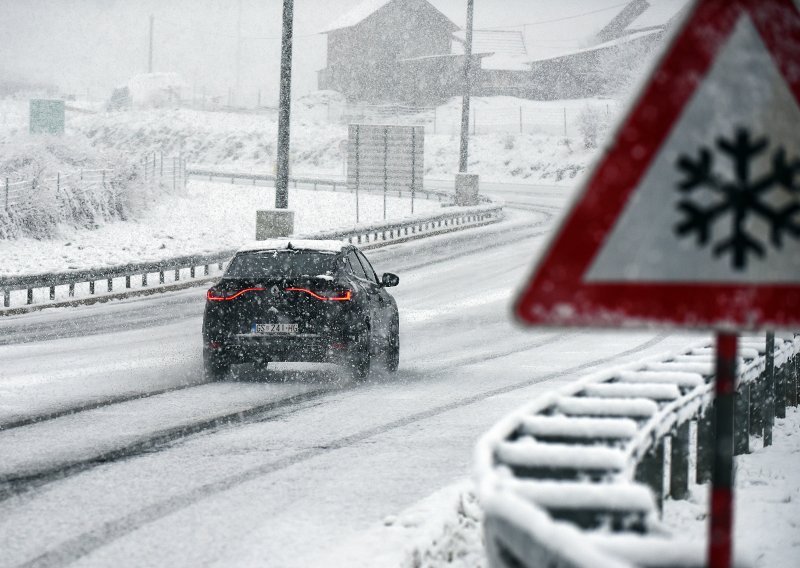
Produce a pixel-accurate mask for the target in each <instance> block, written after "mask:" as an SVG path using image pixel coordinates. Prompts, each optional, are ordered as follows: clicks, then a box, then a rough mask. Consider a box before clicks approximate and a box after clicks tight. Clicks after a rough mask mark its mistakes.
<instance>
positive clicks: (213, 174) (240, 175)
mask: <svg viewBox="0 0 800 568" xmlns="http://www.w3.org/2000/svg"><path fill="white" fill-rule="evenodd" d="M186 175H187V176H190V177H193V178H195V179H200V178H202V179H206V180H207V181H215V180H224V181H227V182H230V183H231V184H236V183H237V181H238V182H248V181H249V182H251V183H252V184H253V185H255V183H256V182H257V181H263V182H274V181H275V176H274V175H272V174H265V173H253V172H226V171H222V170H210V169H205V168H187V170H186ZM289 182H290V183H292V184H293V186H294V187H298V186H302V187H306V188H310V189H313V190H315V191H316V190H318V189H330V190H331V191H339V190H341V191H349V192H351V193H352V192H353V190H352V189H350V188H348V187H347V182H346V181H345V180H337V179H332V178H316V177H302V176H289ZM240 185H241V183H240ZM360 191H363V192H365V193H380V194H382V193H383V192H382V191H367V190H365V189H361V190H360ZM386 193H387V195H390V196H395V195H396V196H397V197H403V196H404V195H405V196H410V195H412V191H411V189H392V190H390V191H388V192H386ZM413 195H415V196H416V197H419V198H421V199H436V200H438V201H440V202H443V203H451V202H452V201H453V199H454V194H453V193H452V192H447V191H442V190H429V189H415V190H414V191H413Z"/></svg>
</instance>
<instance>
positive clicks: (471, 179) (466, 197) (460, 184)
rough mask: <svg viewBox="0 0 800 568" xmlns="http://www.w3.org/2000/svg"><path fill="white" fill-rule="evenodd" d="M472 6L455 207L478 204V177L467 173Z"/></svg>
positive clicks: (468, 25)
mask: <svg viewBox="0 0 800 568" xmlns="http://www.w3.org/2000/svg"><path fill="white" fill-rule="evenodd" d="M472 5H473V0H467V29H466V32H467V33H466V36H467V37H466V41H465V42H464V95H463V99H462V103H461V148H460V149H459V154H458V173H457V174H456V180H455V181H456V184H455V185H456V187H455V189H456V204H457V205H474V204H476V203H478V189H479V188H478V176H477V175H475V174H468V173H467V160H468V158H469V95H470V88H471V86H472V7H473V6H472ZM473 121H474V118H473Z"/></svg>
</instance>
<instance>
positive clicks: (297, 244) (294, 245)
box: [238, 238, 347, 252]
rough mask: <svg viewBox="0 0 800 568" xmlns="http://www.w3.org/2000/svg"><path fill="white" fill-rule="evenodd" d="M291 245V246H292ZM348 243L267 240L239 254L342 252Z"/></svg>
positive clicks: (253, 244)
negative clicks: (263, 252) (302, 251)
mask: <svg viewBox="0 0 800 568" xmlns="http://www.w3.org/2000/svg"><path fill="white" fill-rule="evenodd" d="M290 245H291V246H290ZM346 246H347V243H345V242H344V241H334V240H315V239H291V238H289V239H267V240H263V241H254V242H252V243H249V244H246V245H245V246H243V247H242V248H240V249H239V250H238V252H256V251H262V250H289V249H300V250H315V251H321V252H340V251H341V250H342V248H343V247H346Z"/></svg>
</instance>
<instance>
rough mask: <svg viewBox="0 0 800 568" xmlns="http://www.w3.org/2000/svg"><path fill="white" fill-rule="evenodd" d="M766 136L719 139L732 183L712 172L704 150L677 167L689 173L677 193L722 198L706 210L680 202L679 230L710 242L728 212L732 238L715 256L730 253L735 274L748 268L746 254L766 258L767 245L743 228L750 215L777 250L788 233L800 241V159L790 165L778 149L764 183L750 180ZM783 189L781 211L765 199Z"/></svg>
mask: <svg viewBox="0 0 800 568" xmlns="http://www.w3.org/2000/svg"><path fill="white" fill-rule="evenodd" d="M768 145H769V143H768V141H767V139H766V138H761V139H757V140H752V139H751V138H750V133H749V132H748V131H747V130H745V129H744V128H739V129H737V131H736V135H735V137H734V138H733V139H732V140H728V139H724V138H718V139H717V148H718V149H719V151H720V152H721V153H723V154H725V155H726V156H727V157H728V158H729V159H730V160H731V162H732V163H733V166H734V171H735V177H736V179H735V180H732V181H728V180H725V179H723V178H722V177H720V176H719V175H717V173H716V172H715V171H714V168H713V158H714V154H712V153H711V150H709V149H708V148H706V147H702V148H700V150H699V153H698V156H697V158H696V159H692V158H690V157H689V156H681V157H680V158H679V159H678V163H677V167H678V169H679V170H680V171H682V172H683V173H684V174H685V177H684V179H683V181H682V182H681V183H680V184H678V187H677V189H678V191H680V192H681V193H682V194H684V195H687V196H693V197H695V198H696V197H697V195H696V192H698V191H702V190H706V191H707V192H711V193H712V195H716V196H719V197H720V198H721V199H718V200H717V202H716V203H715V204H713V205H710V206H708V207H703V206H701V205H700V204H698V203H697V201H696V200H692V199H690V198H688V197H687V198H684V199H682V200H681V201H680V202H679V203H678V209H679V210H680V211H682V212H683V213H684V219H683V220H682V221H681V222H680V223H678V224H677V225H676V226H675V232H676V233H677V235H678V236H679V237H683V236H686V235H688V234H690V233H696V234H697V243H698V245H700V246H703V245H706V244H708V242H709V240H710V238H711V228H712V226H713V225H714V223H715V222H716V221H717V220H718V219H719V218H720V217H722V216H723V215H724V214H726V213H727V214H729V215H730V216H731V221H732V225H733V227H732V232H731V236H730V237H729V238H727V239H725V240H723V241H721V242H719V243H717V244H715V245H714V248H713V254H714V256H715V257H720V256H722V255H723V254H726V253H727V254H730V255H732V256H731V264H732V265H733V267H734V268H735V269H736V270H744V269H745V268H746V267H747V261H748V255H751V254H755V255H756V256H758V257H760V258H763V257H764V256H765V255H766V250H765V247H764V244H762V243H761V242H759V241H758V240H756V238H754V237H753V236H752V235H751V234H750V233H749V232H748V231H747V228H746V226H745V224H746V221H747V220H748V218H749V217H750V216H751V215H754V216H756V217H760V218H761V219H762V220H764V221H765V222H766V223H768V225H769V227H770V241H771V242H772V245H774V247H775V248H777V249H780V248H782V247H783V237H784V235H785V234H788V235H790V236H792V237H794V238H800V219H798V218H797V216H798V213H800V199H798V197H800V182H798V181H796V178H795V175H796V174H798V173H800V159H795V160H793V161H791V162H789V161H787V159H786V151H785V150H784V148H778V149H777V150H775V152H774V153H773V154H772V171H771V172H770V173H769V174H767V175H765V176H763V177H762V178H760V179H756V180H751V179H750V167H751V164H752V163H753V161H754V160H755V159H756V158H757V157H758V156H759V155H760V154H762V153H763V152H764V150H766V149H767V146H768ZM773 191H783V192H785V194H786V196H785V197H786V198H787V199H785V200H784V201H785V202H787V203H788V204H786V205H784V206H782V207H780V208H778V207H775V206H772V205H771V204H769V203H766V202H765V201H764V197H765V194H767V193H770V192H773Z"/></svg>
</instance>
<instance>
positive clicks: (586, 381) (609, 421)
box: [475, 335, 800, 568]
mask: <svg viewBox="0 0 800 568" xmlns="http://www.w3.org/2000/svg"><path fill="white" fill-rule="evenodd" d="M766 345H767V343H766V342H765V340H764V338H763V337H762V338H751V337H747V338H742V339H741V340H740V346H741V348H740V351H739V352H740V355H741V356H740V358H739V365H738V369H739V373H738V375H739V378H738V383H737V393H736V412H735V428H734V448H735V449H736V451H737V452H738V453H743V452H746V451H747V449H746V448H747V441H748V440H749V436H750V435H751V434H756V433H758V428H759V427H760V428H761V429H762V430H763V429H766V428H767V427H768V425H769V422H768V420H769V419H768V418H767V417H765V415H764V413H763V412H762V411H763V409H764V407H765V406H766V405H765V404H764V402H765V400H766V398H765V396H766V395H765V393H767V392H773V391H774V392H775V393H776V398H775V405H776V409H777V410H778V411H779V414H780V409H782V408H783V409H785V407H786V406H790V405H791V406H796V405H797V404H798V397H799V396H800V372H799V368H800V336H793V335H792V336H785V337H782V338H781V337H776V338H775V341H774V353H773V358H772V359H770V358H769V357H767V356H766V351H767V347H766ZM713 355H714V353H713V348H712V347H711V346H709V345H708V344H703V345H698V346H695V347H693V348H690V349H687V350H685V351H681V352H679V353H674V354H668V355H664V356H661V357H659V358H657V359H655V360H653V359H651V360H649V361H641V362H637V363H632V364H628V365H625V366H622V367H620V368H617V369H611V370H606V371H602V372H600V373H596V374H594V375H591V376H588V377H585V378H583V379H581V380H579V381H576V382H575V383H573V384H571V385H567V386H566V387H564V388H562V389H560V390H557V391H551V392H548V393H545V394H544V395H542V396H540V397H538V398H536V399H535V400H533V401H532V402H530V403H529V404H528V405H526V406H524V407H523V408H521V409H519V410H517V411H516V412H514V413H512V414H511V415H509V416H506V417H505V418H503V419H502V420H501V421H500V422H499V423H497V424H496V425H495V426H494V427H493V428H492V429H491V430H490V431H489V432H488V433H487V434H485V435H484V436H483V437H482V438H481V440H480V441H479V443H478V445H477V448H476V453H475V464H476V474H477V478H478V487H479V492H480V500H481V503H482V506H483V508H484V512H485V521H484V533H485V543H486V551H487V555H488V559H489V564H490V566H492V568H511V567H514V568H519V567H525V568H534V567H540V566H552V567H560V568H561V567H563V568H612V567H614V568H617V567H623V566H624V567H628V568H631V567H633V566H644V567H648V568H686V567H697V568H699V567H701V566H704V565H705V561H706V558H705V552H706V547H705V545H704V544H703V543H702V542H699V543H698V542H694V541H692V542H688V541H685V540H683V539H680V538H676V537H674V536H672V535H670V534H667V533H665V529H664V528H663V526H662V525H661V524H660V522H659V517H660V511H661V507H662V503H663V499H664V497H665V495H669V496H670V497H672V498H674V499H685V498H686V497H687V496H688V481H689V478H690V473H691V472H690V467H691V465H690V464H691V463H692V460H690V459H689V454H690V452H691V447H692V445H693V444H692V443H691V440H690V432H691V431H692V430H694V431H695V432H696V444H694V445H695V448H696V452H697V456H696V460H694V463H695V471H694V473H695V476H696V479H697V481H698V482H706V481H710V477H711V468H712V459H711V456H712V442H713V416H712V414H713V406H712V405H711V402H712V400H713V386H714V382H713V370H712V366H711V360H712V359H713ZM771 361H772V362H771ZM759 413H761V414H760V417H759ZM693 422H694V423H695V424H696V427H695V428H694V429H692V428H691V427H690V424H691V423H693ZM769 427H770V428H771V426H769ZM667 448H669V456H670V458H671V459H669V460H667V459H665V454H666V453H667ZM665 474H666V475H665ZM665 477H667V478H668V479H669V486H668V487H665V485H664V479H665ZM740 565H742V564H741V563H740V562H739V563H737V566H740Z"/></svg>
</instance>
